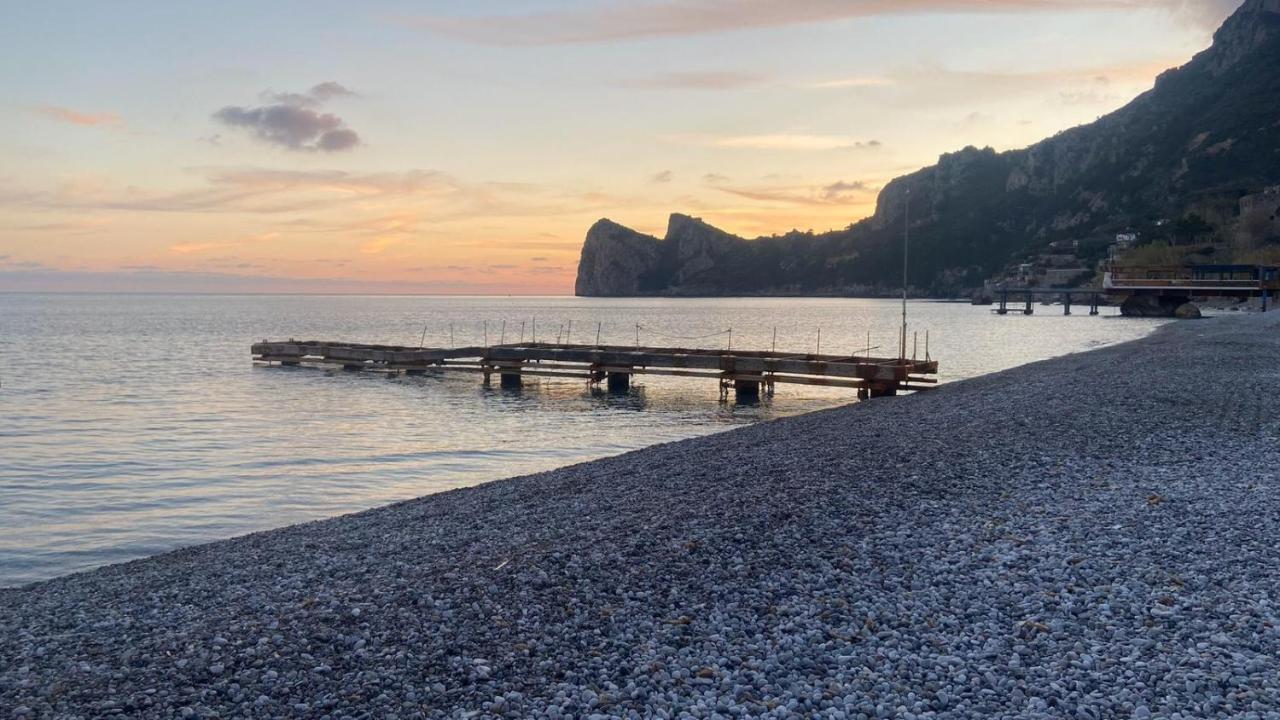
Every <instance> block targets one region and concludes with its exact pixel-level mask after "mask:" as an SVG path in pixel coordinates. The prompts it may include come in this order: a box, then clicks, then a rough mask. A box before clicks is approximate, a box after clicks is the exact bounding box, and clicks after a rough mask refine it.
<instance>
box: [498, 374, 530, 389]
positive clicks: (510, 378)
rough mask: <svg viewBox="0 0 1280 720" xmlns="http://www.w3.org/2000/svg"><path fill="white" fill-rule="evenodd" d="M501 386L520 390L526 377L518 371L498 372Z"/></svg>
mask: <svg viewBox="0 0 1280 720" xmlns="http://www.w3.org/2000/svg"><path fill="white" fill-rule="evenodd" d="M498 379H499V380H498V384H499V386H501V387H503V388H506V389H508V390H518V389H519V388H521V387H522V386H523V385H524V377H523V376H522V375H521V374H520V373H518V372H503V373H498Z"/></svg>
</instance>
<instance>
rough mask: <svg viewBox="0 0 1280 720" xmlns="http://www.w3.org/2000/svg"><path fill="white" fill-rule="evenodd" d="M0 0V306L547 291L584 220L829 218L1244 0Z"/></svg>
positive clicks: (1107, 91)
mask: <svg viewBox="0 0 1280 720" xmlns="http://www.w3.org/2000/svg"><path fill="white" fill-rule="evenodd" d="M0 3H3V9H2V10H0V16H2V17H3V22H0V292H4V291H32V290H38V291H44V290H48V291H137V292H186V291H190V292H338V293H345V292H353V293H362V292H371V293H430V294H569V293H572V291H573V281H574V277H575V273H576V269H577V258H578V252H579V250H580V249H581V247H582V241H583V238H584V235H585V233H586V231H587V229H588V228H589V227H590V225H591V224H592V223H593V222H595V221H596V220H598V219H600V218H605V217H607V218H610V219H612V220H614V221H617V222H620V223H622V224H624V225H627V226H630V227H633V228H635V229H637V230H640V231H642V232H648V233H652V234H655V235H658V236H659V237H660V236H661V235H662V234H663V232H664V230H665V227H666V220H667V217H668V215H669V214H670V213H672V212H682V213H686V214H690V215H694V216H697V217H701V218H703V219H705V220H706V221H708V222H710V223H712V224H714V225H717V226H719V227H722V228H724V229H726V230H728V231H730V232H734V233H738V234H741V235H744V236H748V237H756V236H761V235H769V234H773V233H784V232H787V231H788V230H791V229H793V228H798V229H802V230H807V229H813V230H816V231H822V230H829V229H835V228H843V227H845V226H847V225H849V224H851V223H853V222H855V221H857V220H859V219H860V218H863V217H865V216H867V215H869V214H871V213H872V212H873V211H874V208H875V199H876V195H877V193H878V191H879V190H880V188H882V187H883V186H884V184H885V183H886V182H887V181H889V180H890V179H892V178H893V177H896V176H898V175H901V174H904V173H907V172H911V171H913V170H915V169H918V168H920V167H923V166H926V165H929V164H932V163H933V162H934V161H936V159H937V157H938V155H940V154H941V153H944V152H950V151H954V150H957V149H960V148H962V147H964V146H966V145H976V146H980V147H981V146H987V145H989V146H992V147H995V148H996V149H999V150H1005V149H1012V148H1018V147H1024V146H1026V145H1029V144H1031V143H1033V142H1035V141H1037V140H1039V139H1041V138H1044V137H1047V136H1050V135H1052V134H1054V133H1056V132H1059V131H1061V130H1064V129H1067V128H1070V127H1072V126H1075V125H1079V124H1081V123H1086V122H1090V121H1092V120H1094V119H1095V118H1097V117H1098V116H1100V115H1103V114H1105V113H1107V112H1109V111H1111V110H1114V109H1116V108H1118V107H1120V106H1121V105H1123V104H1125V103H1126V102H1128V101H1129V100H1130V99H1132V98H1133V97H1134V96H1136V95H1138V94H1139V93H1141V92H1143V91H1145V90H1147V89H1149V88H1150V87H1151V86H1152V84H1153V82H1154V79H1155V77H1156V75H1158V74H1159V73H1160V72H1161V71H1163V70H1164V69H1167V68H1170V67H1174V66H1177V65H1180V64H1182V63H1184V62H1186V61H1187V60H1188V59H1190V57H1191V56H1192V55H1193V54H1194V53H1196V52H1198V51H1199V50H1201V49H1203V48H1205V47H1207V46H1208V44H1209V42H1210V40H1211V36H1212V32H1213V30H1214V28H1216V26H1217V25H1218V24H1219V23H1220V22H1221V21H1222V20H1223V19H1224V18H1225V17H1226V16H1227V15H1228V14H1229V13H1230V12H1231V11H1232V10H1233V9H1234V8H1235V7H1236V6H1238V4H1239V0H787V2H780V1H777V0H629V1H623V0H530V1H527V2H517V1H516V0H507V1H505V2H497V1H496V0H467V1H457V0H435V1H423V2H367V3H351V2H348V1H345V0H344V1H343V2H333V1H330V0H312V1H309V2H274V3H260V2H237V1H231V0H228V1H226V2H219V3H185V2H182V3H175V2H159V1H158V0H157V1H154V2H140V1H130V0H121V1H120V2H111V3H85V2H65V1H62V0H48V1H46V2H39V3H33V2H18V0H0Z"/></svg>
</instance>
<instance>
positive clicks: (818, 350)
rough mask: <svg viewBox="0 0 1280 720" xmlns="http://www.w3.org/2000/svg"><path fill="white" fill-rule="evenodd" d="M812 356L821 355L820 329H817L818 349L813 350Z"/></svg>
mask: <svg viewBox="0 0 1280 720" xmlns="http://www.w3.org/2000/svg"><path fill="white" fill-rule="evenodd" d="M813 354H814V355H821V354H822V328H818V347H817V349H816V350H814V353H813Z"/></svg>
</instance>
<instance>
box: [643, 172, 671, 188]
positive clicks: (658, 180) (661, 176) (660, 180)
mask: <svg viewBox="0 0 1280 720" xmlns="http://www.w3.org/2000/svg"><path fill="white" fill-rule="evenodd" d="M674 178H675V173H673V172H671V171H670V170H663V171H662V172H660V173H655V174H654V175H653V176H651V177H650V178H649V182H651V183H655V184H659V185H661V184H664V183H669V182H671V181H672V179H674Z"/></svg>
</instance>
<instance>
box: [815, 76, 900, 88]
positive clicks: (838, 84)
mask: <svg viewBox="0 0 1280 720" xmlns="http://www.w3.org/2000/svg"><path fill="white" fill-rule="evenodd" d="M893 84H894V81H893V80H892V79H891V78H886V77H847V78H837V79H835V80H820V81H817V82H811V83H807V84H806V85H805V86H804V87H809V88H816V89H829V88H864V87H888V86H890V85H893Z"/></svg>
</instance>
